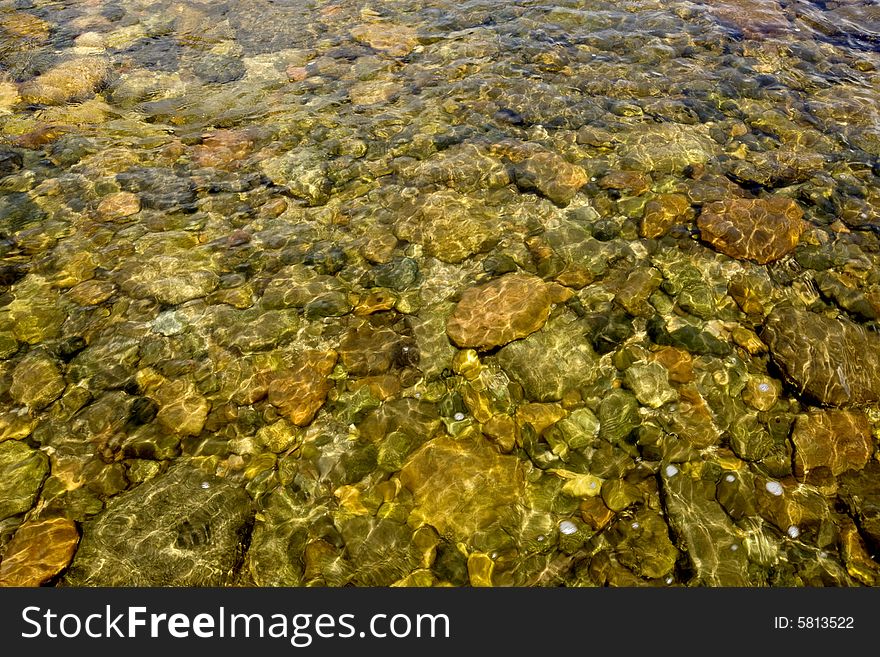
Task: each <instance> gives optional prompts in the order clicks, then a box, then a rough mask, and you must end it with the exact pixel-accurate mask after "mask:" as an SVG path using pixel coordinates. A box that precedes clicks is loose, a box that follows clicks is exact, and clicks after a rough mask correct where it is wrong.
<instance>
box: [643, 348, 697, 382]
mask: <svg viewBox="0 0 880 657" xmlns="http://www.w3.org/2000/svg"><path fill="white" fill-rule="evenodd" d="M653 359H654V360H655V361H657V362H658V363H660V364H661V365H663V366H664V367H665V368H666V369H667V371H668V372H669V380H670V381H671V382H672V383H690V382H691V381H693V380H694V376H695V375H694V359H693V357H692V356H691V355H690V353H689V352H687V351H685V350H684V349H679V348H678V347H662V348H660V349H658V350H657V351H655V352H654V353H653Z"/></svg>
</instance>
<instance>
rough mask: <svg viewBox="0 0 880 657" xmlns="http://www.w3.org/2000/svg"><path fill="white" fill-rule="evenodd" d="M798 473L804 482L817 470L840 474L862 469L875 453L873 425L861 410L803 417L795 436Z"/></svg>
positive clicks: (822, 413)
mask: <svg viewBox="0 0 880 657" xmlns="http://www.w3.org/2000/svg"><path fill="white" fill-rule="evenodd" d="M791 439H792V442H793V443H794V471H795V475H796V476H797V477H798V479H801V480H803V479H804V478H806V476H807V475H808V474H809V472H810V470H812V469H814V468H821V467H825V468H828V469H829V470H831V472H832V474H834V475H835V476H836V475H839V474H841V473H842V472H846V471H847V470H861V469H862V468H863V467H865V465H866V464H867V462H868V459H870V458H871V454H873V453H874V441H873V440H872V437H871V424H870V422H869V421H868V418H867V416H866V415H865V414H864V413H862V412H860V411H848V410H847V411H844V410H816V411H811V412H810V413H807V414H806V415H799V416H798V417H797V420H795V424H794V430H793V431H792V434H791Z"/></svg>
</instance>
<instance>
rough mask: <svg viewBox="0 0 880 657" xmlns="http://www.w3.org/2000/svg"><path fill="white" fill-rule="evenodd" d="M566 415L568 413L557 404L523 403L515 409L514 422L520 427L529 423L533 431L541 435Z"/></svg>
mask: <svg viewBox="0 0 880 657" xmlns="http://www.w3.org/2000/svg"><path fill="white" fill-rule="evenodd" d="M566 415H568V413H566V412H565V409H563V408H562V406H560V405H559V404H539V403H531V404H523V405H522V406H520V407H519V408H517V409H516V423H517V425H518V426H520V427H524V426H525V425H527V424H530V425H532V427H533V428H534V429H535V433H537V434H538V435H541V434H542V433H544V431H545V430H546V429H548V428H549V427H552V426H553V425H554V424H556V423H557V422H559V420H561V419H562V418H564V417H565V416H566Z"/></svg>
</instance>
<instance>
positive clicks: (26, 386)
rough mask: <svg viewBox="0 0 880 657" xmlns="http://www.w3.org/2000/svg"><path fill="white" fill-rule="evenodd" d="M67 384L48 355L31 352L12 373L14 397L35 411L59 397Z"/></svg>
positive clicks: (11, 390)
mask: <svg viewBox="0 0 880 657" xmlns="http://www.w3.org/2000/svg"><path fill="white" fill-rule="evenodd" d="M65 386H66V384H65V382H64V377H62V376H61V372H60V371H59V370H58V366H57V365H56V363H55V361H53V360H52V359H51V358H49V357H48V356H46V355H40V354H29V355H28V356H26V357H25V358H23V359H22V361H21V362H20V363H19V364H18V365H17V366H16V368H15V370H14V371H13V373H12V386H11V387H10V388H9V394H11V395H12V398H13V399H14V400H15V401H17V402H19V403H21V404H24V405H25V406H27V407H28V408H29V409H31V410H33V411H39V410H41V409H43V408H44V407H46V406H48V405H49V404H50V403H52V402H53V401H55V400H56V399H58V397H60V396H61V393H63V392H64V388H65Z"/></svg>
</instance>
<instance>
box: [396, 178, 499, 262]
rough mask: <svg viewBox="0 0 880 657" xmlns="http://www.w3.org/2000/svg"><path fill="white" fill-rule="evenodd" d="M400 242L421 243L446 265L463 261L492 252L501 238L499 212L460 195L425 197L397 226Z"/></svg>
mask: <svg viewBox="0 0 880 657" xmlns="http://www.w3.org/2000/svg"><path fill="white" fill-rule="evenodd" d="M394 234H395V235H396V236H397V238H398V239H401V240H405V241H407V242H414V243H416V244H421V245H422V246H423V247H424V248H425V252H426V253H427V254H428V255H431V256H434V257H435V258H438V259H439V260H442V261H443V262H450V263H458V262H462V261H463V260H465V259H466V258H468V257H469V256H472V255H473V254H475V253H484V252H485V251H488V250H489V249H490V248H491V247H492V246H493V245H494V244H496V243H497V242H498V240H499V239H500V237H501V230H500V227H499V221H498V213H497V211H495V210H493V209H492V208H490V207H489V206H487V205H486V204H484V203H481V202H479V201H473V200H471V199H469V198H468V197H467V196H464V195H460V194H458V193H456V192H451V191H441V192H435V193H433V194H428V195H427V196H425V197H423V198H421V199H420V200H419V202H418V204H417V205H416V207H415V208H414V209H413V211H412V213H411V214H409V215H408V216H406V217H404V218H402V219H401V220H400V221H398V222H397V223H396V224H395V226H394Z"/></svg>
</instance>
